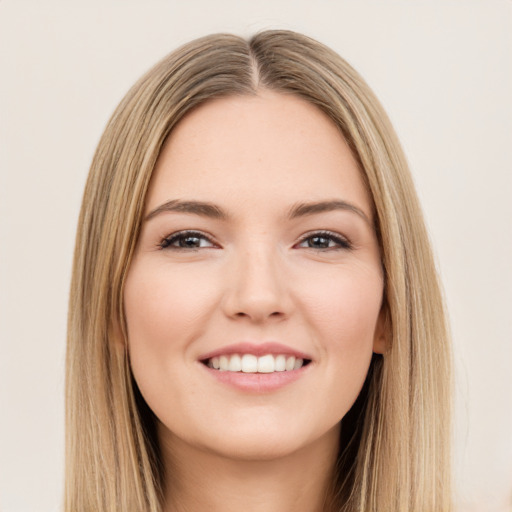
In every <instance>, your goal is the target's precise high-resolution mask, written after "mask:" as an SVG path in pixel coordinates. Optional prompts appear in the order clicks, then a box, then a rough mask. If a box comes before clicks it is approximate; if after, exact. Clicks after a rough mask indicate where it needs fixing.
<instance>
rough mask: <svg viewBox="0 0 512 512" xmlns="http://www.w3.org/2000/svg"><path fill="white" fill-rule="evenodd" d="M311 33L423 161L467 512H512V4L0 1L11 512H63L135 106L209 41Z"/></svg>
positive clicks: (2, 316) (3, 430)
mask: <svg viewBox="0 0 512 512" xmlns="http://www.w3.org/2000/svg"><path fill="white" fill-rule="evenodd" d="M274 27H279V28H289V29H294V30H298V31H302V32H304V33H306V34H308V35H311V36H313V37H316V38H317V39H319V40H321V41H323V42H325V43H327V44H328V45H330V46H331V47H333V48H334V49H335V50H337V51H338V52H339V53H340V54H341V55H342V56H344V57H345V58H346V59H347V60H348V61H349V62H351V63H352V64H353V65H354V66H355V67H356V69H358V70H359V71H360V72H361V74H362V75H363V76H364V77H365V78H366V80H367V81H368V82H369V84H370V85H371V86H372V87H373V88H374V90H375V91H376V93H377V95H378V96H379V98H380V99H381V101H382V102H383V104H384V106H385V107H386V109H387V110H388V112H389V114H390V117H391V119H392V121H393V122H394V124H395V126H396V129H397V131H398V133H399V135H400V137H401V140H402V142H403V145H404V148H405V151H406V154H407V156H408V158H409V161H410V164H411V167H412V170H413V174H414V177H415V180H416V183H417V186H418V190H419V193H420V197H421V199H422V202H423V206H424V209H425V213H426V217H427V222H428V225H429V228H430V232H431V236H432V239H433V243H434V247H435V251H436V254H437V258H438V261H439V267H440V271H441V274H442V277H443V281H444V285H445V290H446V297H447V302H448V306H449V312H450V316H451V321H452V330H453V337H454V342H455V360H456V366H457V375H456V386H457V417H456V429H455V434H454V438H455V445H454V446H455V448H454V453H455V469H456V480H457V489H458V503H459V504H460V510H464V511H473V510H474V511H479V512H498V511H499V512H501V511H505V510H512V505H511V500H512V398H511V394H512V393H511V391H512V376H511V374H512V372H511V370H510V368H511V361H512V272H511V268H510V267H511V261H512V228H511V219H512V199H511V197H512V178H511V176H512V172H511V161H512V158H511V157H512V100H511V96H512V95H511V91H512V2H511V1H510V0H478V1H476V0H473V1H471V0H458V1H455V0H453V1H452V0H437V1H430V2H426V1H415V0H402V1H369V0H359V1H356V0H352V1H344V0H338V1H336V0H329V1H327V0H318V1H313V0H310V1H298V0H296V1H291V0H290V1H279V0H278V1H275V0H274V1H267V0H265V1H259V2H243V1H235V0H232V1H230V0H216V1H210V0H189V1H183V2H178V1H157V0H149V1H142V0H139V1H112V0H111V1H105V0H104V1H101V2H100V1H99V0H95V1H91V0H89V1H88V2H87V3H86V2H82V3H78V2H76V3H73V2H69V1H60V2H57V1H50V0H46V1H42V0H39V1H28V0H0V221H1V223H0V343H1V344H0V411H1V412H0V414H1V417H0V510H1V511H3V512H22V511H23V512H25V511H26V512H38V511H42V512H45V511H53V510H58V508H59V503H60V499H61V493H62V477H63V443H64V427H63V412H64V411H63V394H64V353H65V327H66V310H67V293H68V287H69V277H70V267H71V258H72V250H73V243H74V230H75V225H76V220H77V215H78V209H79V205H80V199H81V194H82V188H83V185H84V181H85V177H86V174H87V170H88V165H89V162H90V160H91V157H92V153H93V151H94V148H95V145H96V144H97V141H98V139H99V137H100V134H101V131H102V129H103V127H104V125H105V123H106V121H107V119H108V117H109V116H110V114H111V113H112V111H113V109H114V108H115V106H116V104H117V103H118V101H119V100H120V99H121V97H122V96H123V94H124V93H125V92H126V91H127V89H128V88H129V87H130V86H131V84H132V83H133V82H134V81H135V79H137V78H138V77H139V75H140V74H141V73H142V72H144V71H145V70H146V69H147V68H148V67H150V66H151V65H152V64H153V63H154V62H156V61H157V60H158V59H159V58H161V57H163V56H164V55H165V54H166V53H168V52H169V51H170V50H172V49H173V48H175V47H176V46H177V45H178V44H181V43H183V42H185V41H188V40H190V39H192V38H194V37H196V36H200V35H204V34H207V33H210V32H218V31H228V32H235V33H238V34H241V35H250V34H252V33H254V32H255V31H257V30H260V29H264V28H274Z"/></svg>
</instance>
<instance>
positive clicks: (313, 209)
mask: <svg viewBox="0 0 512 512" xmlns="http://www.w3.org/2000/svg"><path fill="white" fill-rule="evenodd" d="M336 210H344V211H349V212H353V213H355V214H357V215H358V216H359V217H361V218H362V219H363V220H365V221H366V222H367V223H368V224H369V225H370V226H371V225H372V223H371V221H370V219H369V218H368V216H367V215H366V214H365V213H364V212H363V210H361V209H360V208H358V207H357V206H355V205H353V204H351V203H348V202H347V201H343V200H340V199H333V200H330V201H318V202H311V203H297V204H295V205H293V206H292V207H291V208H290V210H289V212H288V218H289V219H290V220H293V219H296V218H299V217H305V216H308V215H315V214H317V213H324V212H331V211H336ZM163 212H178V213H191V214H193V215H200V216H202V217H210V218H212V219H219V220H226V219H228V218H229V215H228V214H227V213H226V212H225V211H224V210H223V209H222V208H220V207H219V206H217V205H216V204H214V203H209V202H206V201H182V200H180V199H171V200H170V201H166V202H165V203H163V204H161V205H160V206H158V207H157V208H155V209H154V210H151V212H149V213H148V214H147V215H146V217H145V219H144V220H145V221H148V220H150V219H152V218H153V217H156V216H157V215H159V214H160V213H163Z"/></svg>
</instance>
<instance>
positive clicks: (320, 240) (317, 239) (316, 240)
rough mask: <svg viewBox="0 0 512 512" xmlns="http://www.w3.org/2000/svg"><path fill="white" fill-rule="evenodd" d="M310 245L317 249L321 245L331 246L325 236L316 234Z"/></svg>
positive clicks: (323, 246)
mask: <svg viewBox="0 0 512 512" xmlns="http://www.w3.org/2000/svg"><path fill="white" fill-rule="evenodd" d="M309 246H310V247H315V248H317V249H318V248H319V247H321V248H325V247H329V240H328V239H327V238H325V237H323V236H314V237H313V238H311V240H310V243H309Z"/></svg>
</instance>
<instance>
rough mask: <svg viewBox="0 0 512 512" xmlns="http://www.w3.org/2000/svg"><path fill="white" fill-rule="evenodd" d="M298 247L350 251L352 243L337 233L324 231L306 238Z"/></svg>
mask: <svg viewBox="0 0 512 512" xmlns="http://www.w3.org/2000/svg"><path fill="white" fill-rule="evenodd" d="M298 247H303V248H306V249H318V250H330V249H350V248H351V247H352V246H351V244H350V242H349V241H348V240H347V239H346V238H344V237H342V236H341V235H338V234H337V233H331V232H330V231H326V232H324V231H323V232H320V233H313V234H311V235H309V236H307V237H304V238H303V239H302V240H301V242H299V244H298Z"/></svg>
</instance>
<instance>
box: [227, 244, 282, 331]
mask: <svg viewBox="0 0 512 512" xmlns="http://www.w3.org/2000/svg"><path fill="white" fill-rule="evenodd" d="M224 311H225V314H226V315H227V316H228V317H230V318H233V319H246V320H248V321H251V322H253V323H264V322H267V321H279V320H284V319H285V318H287V317H289V315H290V314H291V311H292V299H291V295H290V291H289V286H288V284H287V279H286V269H285V268H284V267H283V262H282V258H281V257H280V256H279V255H278V254H276V253H275V252H271V251H265V250H259V251H247V252H244V253H243V254H240V255H239V256H238V257H237V259H236V262H235V264H234V265H233V266H232V271H231V276H230V278H229V279H228V280H227V287H226V292H225V295H224Z"/></svg>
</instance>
